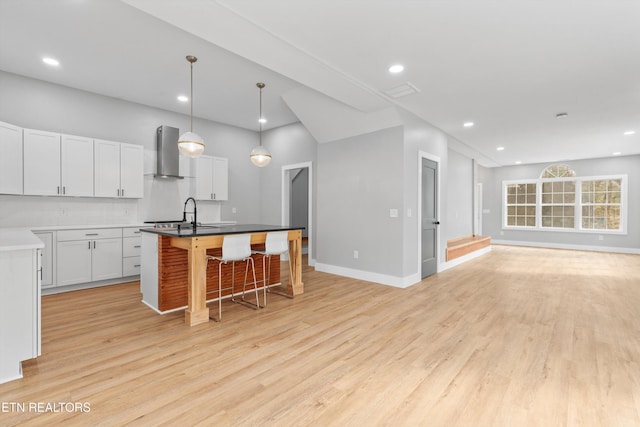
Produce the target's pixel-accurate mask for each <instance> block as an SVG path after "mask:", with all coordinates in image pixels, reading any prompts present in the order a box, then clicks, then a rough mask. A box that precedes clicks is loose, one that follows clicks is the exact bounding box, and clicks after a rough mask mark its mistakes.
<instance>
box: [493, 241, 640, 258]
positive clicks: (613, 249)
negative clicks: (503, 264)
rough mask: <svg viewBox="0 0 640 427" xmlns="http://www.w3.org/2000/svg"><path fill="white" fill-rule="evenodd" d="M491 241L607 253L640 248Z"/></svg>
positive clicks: (638, 253)
mask: <svg viewBox="0 0 640 427" xmlns="http://www.w3.org/2000/svg"><path fill="white" fill-rule="evenodd" d="M491 243H492V244H494V245H508V246H527V247H532V248H547V249H568V250H576V251H590V252H609V253H622V254H633V255H640V249H636V248H617V247H607V246H588V245H571V244H565V243H541V242H522V241H515V240H492V241H491Z"/></svg>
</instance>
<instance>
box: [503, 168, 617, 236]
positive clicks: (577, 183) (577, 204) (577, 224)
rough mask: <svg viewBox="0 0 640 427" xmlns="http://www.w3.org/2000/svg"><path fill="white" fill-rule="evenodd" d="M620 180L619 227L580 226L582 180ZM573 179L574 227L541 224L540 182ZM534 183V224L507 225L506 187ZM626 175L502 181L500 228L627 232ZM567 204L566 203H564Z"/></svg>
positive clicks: (600, 232) (571, 231) (596, 232)
mask: <svg viewBox="0 0 640 427" xmlns="http://www.w3.org/2000/svg"><path fill="white" fill-rule="evenodd" d="M615 179H619V180H620V229H619V230H609V229H591V228H582V207H583V204H582V182H584V181H608V180H615ZM558 181H561V182H563V181H574V182H575V203H574V217H573V218H574V227H573V228H564V227H562V228H558V227H543V226H542V184H543V183H545V182H558ZM532 183H535V184H536V225H535V226H533V227H532V226H522V225H508V224H507V208H508V206H507V187H508V186H509V185H513V184H532ZM628 205H629V203H628V177H627V175H626V174H624V175H597V176H572V177H563V178H537V179H518V180H506V181H502V230H517V231H544V232H560V233H584V234H627V217H628V215H627V210H628ZM565 206H567V205H565Z"/></svg>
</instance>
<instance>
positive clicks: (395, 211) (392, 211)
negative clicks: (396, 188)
mask: <svg viewBox="0 0 640 427" xmlns="http://www.w3.org/2000/svg"><path fill="white" fill-rule="evenodd" d="M389 216H390V217H391V218H398V209H389Z"/></svg>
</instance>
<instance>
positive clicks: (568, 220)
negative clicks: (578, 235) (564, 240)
mask: <svg viewBox="0 0 640 427" xmlns="http://www.w3.org/2000/svg"><path fill="white" fill-rule="evenodd" d="M564 228H574V220H573V218H565V219H564Z"/></svg>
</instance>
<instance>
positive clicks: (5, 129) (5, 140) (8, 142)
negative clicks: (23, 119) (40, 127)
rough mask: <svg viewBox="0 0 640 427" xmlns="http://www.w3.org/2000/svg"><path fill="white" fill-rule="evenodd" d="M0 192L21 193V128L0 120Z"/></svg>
mask: <svg viewBox="0 0 640 427" xmlns="http://www.w3.org/2000/svg"><path fill="white" fill-rule="evenodd" d="M0 149H1V150H2V156H0V194H22V128H20V127H17V126H13V125H10V124H8V123H3V122H0Z"/></svg>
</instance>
